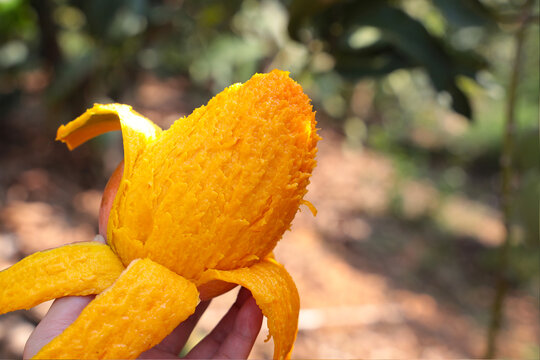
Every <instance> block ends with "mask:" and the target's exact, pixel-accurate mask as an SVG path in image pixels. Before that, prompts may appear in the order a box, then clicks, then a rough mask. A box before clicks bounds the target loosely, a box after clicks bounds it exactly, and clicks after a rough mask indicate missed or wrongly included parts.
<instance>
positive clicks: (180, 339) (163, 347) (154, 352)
mask: <svg viewBox="0 0 540 360" xmlns="http://www.w3.org/2000/svg"><path fill="white" fill-rule="evenodd" d="M208 305H210V301H202V302H201V303H200V304H199V305H198V306H197V310H195V313H193V315H191V316H190V317H189V318H188V319H187V320H186V321H184V322H182V323H181V324H180V325H178V326H177V327H176V329H174V330H173V332H172V333H170V334H169V335H167V337H166V338H165V339H163V341H162V342H161V343H160V344H158V345H156V347H155V348H153V349H150V350H148V351H146V352H144V353H142V354H141V355H140V356H139V358H141V359H155V358H162V357H163V355H164V354H168V355H169V356H171V355H173V356H177V355H178V354H179V353H180V351H182V349H183V347H184V345H185V344H186V342H187V340H188V338H189V336H190V335H191V332H192V331H193V328H194V327H195V325H197V323H198V322H199V319H200V318H201V316H202V314H204V312H205V310H206V308H208Z"/></svg>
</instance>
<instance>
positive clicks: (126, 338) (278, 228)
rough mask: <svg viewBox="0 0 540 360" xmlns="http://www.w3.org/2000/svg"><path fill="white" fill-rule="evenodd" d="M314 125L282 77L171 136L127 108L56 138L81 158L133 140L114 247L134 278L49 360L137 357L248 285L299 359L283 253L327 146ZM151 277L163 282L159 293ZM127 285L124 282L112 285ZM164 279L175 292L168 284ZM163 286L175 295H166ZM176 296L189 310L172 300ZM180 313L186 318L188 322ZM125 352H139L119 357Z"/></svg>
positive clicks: (95, 111)
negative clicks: (112, 140)
mask: <svg viewBox="0 0 540 360" xmlns="http://www.w3.org/2000/svg"><path fill="white" fill-rule="evenodd" d="M315 125H316V123H315V114H314V112H313V111H312V107H311V104H310V100H309V98H308V97H307V96H306V95H305V94H304V93H303V91H302V88H301V87H300V85H298V84H297V83H295V82H294V81H293V80H291V79H290V78H289V76H288V74H287V73H285V72H282V71H278V70H275V71H272V72H270V73H268V74H257V75H255V76H253V77H252V78H251V79H250V80H249V81H247V82H246V83H245V84H236V85H233V86H231V87H229V88H227V89H225V90H224V91H223V92H221V93H220V94H218V95H217V96H216V97H214V98H213V99H212V100H210V102H209V103H208V104H207V105H206V106H202V107H200V108H198V109H196V110H195V111H194V112H193V113H192V114H191V115H189V116H188V117H185V118H181V119H178V120H177V121H176V122H175V123H174V124H173V125H172V126H171V128H170V129H168V130H165V131H163V130H161V129H160V128H159V127H157V126H156V125H155V124H154V123H152V122H151V121H150V120H148V119H146V118H145V117H143V116H142V115H140V114H138V113H136V112H135V111H133V109H132V108H131V107H130V106H127V105H120V104H109V105H99V104H96V105H95V106H94V107H93V108H91V109H89V110H87V111H86V112H85V113H84V114H83V115H81V116H80V117H79V118H77V119H75V120H74V121H72V122H71V123H69V124H67V125H66V126H62V127H61V128H60V129H59V130H58V136H57V139H59V140H61V141H64V142H65V143H66V144H67V145H68V147H69V148H70V149H73V148H75V147H77V146H79V145H81V144H82V143H84V142H85V141H87V140H89V139H90V138H92V137H94V136H97V135H99V134H101V133H104V132H107V131H111V130H117V129H121V131H122V135H123V140H124V168H123V174H122V178H121V180H120V182H119V187H118V192H117V194H116V196H115V198H114V202H113V203H112V206H111V210H110V216H109V218H108V225H107V241H108V244H109V245H110V247H111V249H112V252H114V255H113V256H117V257H118V258H119V259H120V261H121V262H122V263H123V265H124V266H127V267H128V268H127V270H126V271H125V272H124V273H123V275H121V276H120V277H119V278H118V280H117V281H116V282H115V283H114V284H113V285H112V286H111V287H109V288H107V289H106V290H105V291H104V292H103V293H101V294H100V295H99V296H98V297H96V299H95V300H94V301H93V302H92V303H91V304H90V305H89V306H88V308H87V309H85V310H84V311H83V313H82V314H81V316H80V318H79V319H78V320H77V321H76V322H75V323H74V324H73V325H72V326H71V327H69V328H68V329H66V331H65V332H64V333H62V334H61V335H60V336H59V337H58V338H56V339H54V340H53V341H52V342H51V343H50V344H49V345H47V347H46V348H44V349H43V351H42V353H40V354H38V355H39V356H44V357H62V358H66V357H136V356H137V355H138V354H139V353H140V352H142V351H144V350H146V349H147V348H148V347H150V346H153V345H154V344H156V343H157V342H159V341H160V339H162V338H163V336H165V335H166V334H164V333H162V332H160V333H157V332H156V331H154V330H153V329H152V328H153V327H155V326H157V325H156V324H157V323H158V322H160V321H165V318H166V317H167V314H169V316H170V318H171V322H170V324H169V323H168V324H169V325H170V326H173V325H174V324H173V323H177V322H178V321H181V319H183V318H184V316H185V315H186V314H188V315H189V313H190V311H192V307H194V306H195V305H194V303H193V298H197V294H198V290H199V291H200V297H201V298H210V297H212V296H216V295H218V294H220V293H222V292H223V291H226V290H228V289H230V288H231V287H233V286H234V284H240V285H242V286H244V287H246V288H248V289H249V290H251V292H252V294H253V296H254V297H255V300H256V302H257V304H258V305H259V307H260V308H261V310H262V312H263V314H264V315H265V316H266V317H268V325H269V329H270V335H271V336H272V337H273V338H274V345H275V352H274V357H275V358H286V357H288V356H290V353H291V350H292V347H293V343H294V339H295V337H296V332H297V322H298V312H299V297H298V292H297V290H296V287H295V285H294V282H293V280H292V278H291V277H290V275H289V274H288V273H287V271H286V270H285V268H284V267H283V266H282V265H280V264H279V263H277V262H276V261H275V260H274V259H273V255H272V250H273V249H274V247H275V246H276V244H277V242H278V241H279V240H280V239H281V237H282V235H283V233H284V232H285V231H286V230H287V229H288V228H289V227H290V224H291V222H292V220H293V218H294V216H295V214H296V212H297V211H298V208H299V206H300V205H301V204H303V203H306V201H305V200H303V197H304V195H305V194H306V187H307V185H308V183H309V177H310V175H311V172H312V170H313V168H314V166H315V154H316V151H317V148H316V144H317V141H318V140H319V137H318V135H317V133H316V128H315ZM115 182H117V181H116V180H115ZM107 203H109V204H110V201H109V200H107ZM308 205H309V206H310V208H312V206H311V205H310V204H308ZM54 251H57V250H54ZM58 251H59V250H58ZM112 252H111V253H112ZM140 259H145V260H140ZM23 261H24V260H23ZM15 266H17V265H15ZM145 269H147V270H145ZM29 271H30V273H31V272H32V270H29ZM145 271H148V272H149V273H152V274H154V278H155V284H152V282H153V281H152V277H145V276H144V273H145ZM134 274H137V275H136V277H137V278H136V277H135V275H134ZM171 274H173V275H174V276H172V275H171ZM118 276H119V274H118V271H117V272H116V273H115V274H114V275H113V276H112V277H113V278H117V277H118ZM8 277H9V275H8ZM165 278H166V279H169V280H167V281H169V282H166V283H160V281H165V280H164V279H165ZM0 279H1V277H0ZM128 279H129V281H128ZM172 279H175V280H172ZM179 279H182V281H180V280H179ZM40 281H42V282H48V281H49V279H48V278H47V277H46V276H45V277H43V278H40ZM109 282H110V281H109ZM185 282H187V283H188V284H191V285H192V286H191V287H189V286H188V288H190V289H191V290H189V291H185V292H184V293H183V295H182V294H179V293H175V291H176V290H174V289H175V286H176V285H174V284H180V283H182V284H183V283H185ZM49 283H50V284H53V285H51V287H52V288H54V287H55V285H54V281H52V280H51V281H49ZM193 284H194V285H193ZM154 285H155V286H158V287H159V286H165V285H166V286H165V287H164V289H165V290H164V291H163V294H161V295H158V294H157V292H156V291H154V290H153V289H154ZM178 286H180V285H178ZM182 286H183V285H182ZM169 288H170V290H169ZM197 289H198V290H197ZM0 291H2V290H0ZM193 291H194V292H193ZM0 294H1V293H0ZM15 294H17V291H15ZM171 294H176V295H174V296H176V298H177V300H178V301H181V302H180V303H178V304H176V303H174V302H173V301H172V300H170V296H173V295H171ZM193 294H195V295H193ZM161 296H162V297H163V298H162V299H160V297H161ZM115 299H122V300H121V301H122V306H120V307H118V306H113V304H114V301H115ZM151 299H153V300H151ZM160 301H162V302H160ZM0 304H2V301H1V298H0ZM150 304H152V306H153V305H159V310H156V315H155V317H154V318H152V319H154V320H155V322H152V321H154V320H151V321H150V322H145V321H144V315H141V312H143V309H146V308H148V307H152V306H151V305H150ZM178 306H180V307H182V308H184V309H187V310H186V311H185V312H178V309H176V308H175V307H178ZM164 309H165V310H164ZM0 310H2V309H0ZM8 311H9V310H8ZM178 313H180V314H181V316H180V315H178ZM98 314H101V315H98ZM127 319H131V320H129V321H128V320H127ZM150 323H152V324H153V325H152V326H149V325H148V324H150ZM126 327H133V328H134V329H136V330H134V331H131V330H126V331H125V335H122V336H112V335H109V334H112V333H111V332H110V329H125V328H126ZM166 329H169V327H166ZM170 330H172V328H171V329H169V330H168V331H170ZM83 334H92V336H89V337H88V339H89V340H85V341H90V342H91V346H89V347H88V348H86V350H85V349H83V348H82V347H78V346H79V345H73V346H70V345H68V344H82V342H81V341H83V340H82V339H84V336H85V335H83ZM133 334H139V335H138V336H144V337H145V339H146V340H145V341H143V343H144V345H141V346H140V347H134V346H135V345H134V344H133V338H132V337H133V336H135V335H133ZM105 340H106V341H105ZM126 346H127V347H128V348H130V349H134V350H133V351H131V352H129V351H127V350H126V351H125V352H117V350H115V349H120V348H122V349H124V348H125V347H126ZM52 349H54V350H52ZM94 351H97V352H94ZM122 351H124V350H122Z"/></svg>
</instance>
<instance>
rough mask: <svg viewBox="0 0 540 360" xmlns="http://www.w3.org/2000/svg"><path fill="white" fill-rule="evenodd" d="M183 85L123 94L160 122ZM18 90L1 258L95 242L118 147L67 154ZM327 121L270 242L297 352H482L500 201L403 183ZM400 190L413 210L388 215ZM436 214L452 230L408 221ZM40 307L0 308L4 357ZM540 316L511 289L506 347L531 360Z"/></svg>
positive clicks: (169, 116)
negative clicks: (292, 292) (302, 200)
mask: <svg viewBox="0 0 540 360" xmlns="http://www.w3.org/2000/svg"><path fill="white" fill-rule="evenodd" d="M183 90H184V84H183V83H181V82H160V81H158V80H155V79H153V78H149V79H147V80H146V81H145V82H143V83H142V84H141V86H140V87H139V88H138V89H137V90H136V91H134V94H133V95H132V97H133V98H131V99H126V101H130V102H132V103H133V104H134V105H135V108H136V109H137V110H138V111H139V112H141V113H142V114H144V115H146V116H148V117H149V118H151V119H162V121H161V124H163V125H164V126H167V125H168V124H170V123H171V122H172V121H173V120H174V119H175V118H176V117H177V116H178V115H182V114H185V113H186V112H189V111H190V100H189V99H188V98H187V97H186V95H185V94H184V92H183ZM26 101H27V103H28V104H27V106H25V107H24V108H23V109H21V110H19V111H17V112H14V113H13V114H11V115H10V117H9V119H6V121H4V122H3V125H2V126H5V127H8V128H9V129H10V132H11V133H10V135H9V136H8V135H6V134H5V133H4V135H3V136H2V143H0V151H1V153H2V156H1V157H0V269H3V268H6V267H8V266H10V265H11V264H13V263H14V262H16V261H17V260H18V259H20V258H21V257H23V256H26V255H29V254H31V253H33V252H35V251H39V250H43V249H47V248H51V247H55V246H59V245H62V244H66V243H70V242H74V241H88V240H91V239H92V238H93V236H94V234H95V233H96V229H97V214H98V207H99V202H100V197H101V189H102V188H103V186H104V184H105V180H106V178H105V176H103V175H100V174H101V170H99V169H102V168H105V169H106V172H107V171H108V172H109V173H110V172H111V171H112V168H113V167H114V165H115V164H116V162H117V161H118V159H119V158H120V157H121V154H120V152H119V150H118V149H119V148H120V147H119V145H118V144H114V143H115V142H116V143H119V138H118V137H114V136H113V137H110V138H107V139H108V140H106V141H108V142H109V143H107V144H106V145H105V148H106V152H105V156H104V158H103V160H102V161H99V160H95V159H94V158H92V155H91V150H92V149H93V148H94V146H95V145H92V144H90V145H88V146H85V147H83V148H81V149H80V150H77V151H74V152H72V153H70V152H68V151H67V150H66V149H64V148H63V146H62V145H61V144H56V143H54V133H51V132H47V131H42V130H40V127H39V126H38V125H39V123H40V109H41V107H42V104H40V103H39V101H35V99H33V98H29V99H28V100H26ZM171 104H172V105H171ZM321 126H322V127H323V129H322V131H321V135H322V137H323V138H324V140H322V141H321V143H320V149H319V154H318V167H317V169H316V171H315V173H314V174H313V177H312V184H311V185H310V188H309V194H308V196H307V199H308V200H309V201H310V202H311V203H313V204H314V205H315V206H316V208H317V209H318V214H317V216H316V217H314V216H313V215H312V214H311V212H310V211H309V209H308V208H307V207H302V208H301V211H300V212H299V213H298V215H297V217H296V219H295V221H294V224H293V227H292V229H291V231H289V232H287V233H286V234H285V236H284V238H283V239H282V241H281V242H280V243H279V244H278V247H277V249H276V251H275V254H276V257H277V259H278V260H279V261H281V262H283V263H284V264H285V266H286V268H287V269H288V270H289V272H290V273H291V275H292V276H293V278H294V280H295V281H296V284H297V286H298V290H299V292H300V296H301V302H302V305H301V307H302V309H301V313H300V322H299V333H298V337H297V341H296V345H295V350H294V352H293V358H336V359H337V358H339V359H349V358H366V359H383V358H384V359H404V358H429V359H433V358H478V357H481V356H482V354H483V351H484V348H485V335H486V324H487V321H488V315H489V306H490V304H491V297H492V291H491V286H492V284H493V280H494V279H493V275H492V274H489V273H485V272H483V271H482V268H481V267H479V266H478V263H479V262H480V260H479V259H480V258H481V257H482V256H483V255H482V254H483V253H484V252H485V251H491V250H490V249H493V248H494V247H495V246H496V245H497V244H499V243H500V242H501V241H502V237H503V236H504V230H503V227H502V224H501V221H500V218H499V215H498V212H497V211H496V210H495V209H494V208H493V207H492V206H490V205H489V204H486V203H482V202H480V201H478V200H474V199H470V198H467V197H466V196H461V195H452V196H446V195H443V194H440V193H439V192H438V191H437V189H436V188H435V187H434V186H433V184H432V183H431V182H430V181H429V179H420V180H412V181H411V180H407V181H404V180H403V179H400V178H399V177H398V176H397V175H396V171H395V170H394V168H393V165H392V161H391V160H390V159H389V158H388V157H387V156H385V155H384V154H381V153H377V152H375V151H373V150H369V149H363V150H361V149H355V148H349V147H348V146H347V145H346V144H345V141H344V139H343V136H342V135H341V134H340V132H339V131H336V130H333V129H332V127H331V126H326V125H325V124H324V123H323V124H321ZM2 131H3V130H2ZM110 143H112V144H113V145H110ZM396 198H398V199H400V204H401V206H402V210H403V214H405V218H407V217H410V219H412V220H411V221H406V220H404V218H403V217H397V216H395V214H394V213H393V210H392V209H393V204H394V201H395V199H396ZM434 212H436V213H437V216H434V217H433V218H435V219H438V220H437V221H440V223H441V224H444V225H445V226H446V227H447V230H448V231H447V232H444V233H443V232H440V231H438V230H437V229H436V228H435V227H434V226H426V225H424V223H423V222H422V221H413V220H417V219H423V218H424V217H425V216H427V215H430V214H432V213H434ZM233 299H234V292H231V293H229V294H226V295H224V296H222V297H220V298H218V299H215V300H214V301H213V304H212V305H211V307H210V308H209V310H208V311H207V313H206V314H205V316H204V317H203V318H202V319H201V323H200V325H199V327H198V329H197V330H196V331H195V333H194V335H193V338H192V339H191V340H190V343H189V344H190V345H193V344H195V343H196V341H197V340H198V339H200V338H201V337H202V336H204V334H205V333H207V332H208V331H209V329H211V327H212V326H213V325H214V324H215V323H217V321H218V320H219V318H220V316H222V315H223V314H224V313H225V311H226V309H227V308H228V306H230V304H231V303H232V302H233ZM48 306H50V303H45V304H42V305H40V306H38V307H36V308H34V309H31V310H29V311H17V312H13V313H9V314H5V315H2V316H0V358H20V357H21V356H22V350H23V348H24V344H25V342H26V339H27V338H28V336H29V335H30V333H31V332H32V330H33V329H34V327H35V325H36V324H37V323H38V322H39V320H40V319H41V318H42V317H43V316H44V314H45V313H46V311H47V308H48ZM538 318H539V309H538V299H537V298H534V297H532V296H530V295H527V294H525V293H521V292H518V291H512V292H511V293H510V295H509V297H508V299H507V301H506V305H505V311H504V327H503V330H502V333H501V335H500V339H501V341H500V342H499V347H500V356H502V357H508V358H523V359H537V358H538V357H539V340H538V339H539V336H540V326H539V323H538ZM267 333H268V331H267V329H266V325H265V324H263V329H262V331H261V334H260V336H259V338H258V340H257V344H256V347H255V348H254V350H253V353H252V355H251V356H252V358H264V359H266V358H271V356H272V346H273V345H272V341H269V342H266V343H265V342H264V339H265V338H266V337H267Z"/></svg>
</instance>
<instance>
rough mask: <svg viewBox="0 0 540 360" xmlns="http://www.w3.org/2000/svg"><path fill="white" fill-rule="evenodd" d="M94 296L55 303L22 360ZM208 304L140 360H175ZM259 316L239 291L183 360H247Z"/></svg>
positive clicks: (250, 299) (248, 295)
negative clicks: (225, 311)
mask: <svg viewBox="0 0 540 360" xmlns="http://www.w3.org/2000/svg"><path fill="white" fill-rule="evenodd" d="M93 298H94V296H71V297H65V298H61V299H57V300H55V301H54V303H53V304H52V305H51V308H50V309H49V312H48V313H47V315H45V317H44V318H43V320H42V321H41V322H40V323H39V324H38V326H37V327H36V329H35V330H34V332H33V333H32V334H31V335H30V338H29V339H28V342H27V343H26V346H25V348H24V354H23V356H24V358H25V359H27V358H31V357H32V356H34V355H35V354H37V352H38V351H39V350H40V349H41V348H42V347H43V346H45V345H46V344H47V343H48V342H50V341H51V340H52V339H53V338H54V337H56V336H57V335H59V334H60V333H61V332H62V331H63V330H64V329H65V328H67V327H68V326H69V325H70V324H71V323H72V322H73V321H75V319H76V318H77V317H78V316H79V314H80V313H81V311H82V310H83V309H84V307H85V306H86V305H88V304H89V303H90V301H92V299H93ZM209 304H210V301H203V302H201V303H200V304H199V305H198V306H197V309H196V310H195V313H194V314H193V315H191V316H190V317H189V318H188V319H187V320H186V321H184V322H183V323H181V324H180V325H179V326H178V327H177V328H176V329H174V330H173V332H172V333H171V334H169V335H168V336H167V337H166V338H165V339H164V340H163V341H162V342H161V343H160V344H158V345H156V346H155V347H154V348H152V349H150V350H148V351H146V352H144V353H142V354H141V355H140V358H141V359H156V358H158V359H164V358H178V354H179V353H180V351H181V350H182V348H183V347H184V345H185V344H186V342H187V340H188V338H189V336H190V334H191V332H192V331H193V328H194V327H195V325H196V324H197V322H198V321H199V319H200V317H201V316H202V314H203V313H204V311H205V310H206V308H207V307H208V305H209ZM261 324H262V313H261V311H260V309H259V307H258V306H257V304H256V303H255V300H254V299H253V297H252V296H251V293H250V292H249V291H248V290H247V289H245V288H242V289H240V292H239V293H238V297H237V299H236V302H235V303H234V304H233V305H232V307H231V308H230V309H229V311H228V312H227V314H226V315H225V316H224V317H223V319H221V321H220V322H219V323H218V324H217V325H216V327H215V328H214V329H213V330H212V331H211V332H210V333H209V334H208V335H207V336H206V337H205V338H204V339H203V340H201V342H200V343H199V344H197V346H195V347H194V348H193V349H192V350H191V351H190V352H189V353H188V354H187V355H186V357H185V358H186V359H202V358H204V359H212V358H214V359H227V358H234V359H242V358H244V359H245V358H247V357H248V355H249V353H250V351H251V349H252V347H253V343H254V342H255V339H256V338H257V335H258V333H259V331H260V329H261Z"/></svg>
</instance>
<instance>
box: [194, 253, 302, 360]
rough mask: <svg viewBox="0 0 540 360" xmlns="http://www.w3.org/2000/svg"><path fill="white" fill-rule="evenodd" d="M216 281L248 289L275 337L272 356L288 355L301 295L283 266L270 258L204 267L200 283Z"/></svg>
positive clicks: (293, 339) (294, 335) (214, 283)
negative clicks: (235, 266) (237, 266)
mask: <svg viewBox="0 0 540 360" xmlns="http://www.w3.org/2000/svg"><path fill="white" fill-rule="evenodd" d="M216 282H227V283H234V284H239V285H242V286H243V287H245V288H247V289H249V291H251V294H252V295H253V297H254V298H255V301H256V302H257V305H258V306H259V308H260V309H261V311H262V313H263V315H264V316H266V317H267V318H268V329H269V331H270V335H271V336H272V337H273V338H274V359H288V358H290V356H291V352H292V348H293V345H294V341H295V339H296V333H297V331H298V314H299V312H300V298H299V296H298V290H297V289H296V285H295V284H294V281H293V279H292V278H291V276H290V275H289V273H288V272H287V270H285V268H284V267H283V265H281V264H280V263H278V262H277V261H275V260H274V259H272V258H267V259H264V260H263V261H260V262H258V263H256V264H255V265H253V266H251V267H249V268H241V269H236V270H230V271H225V270H207V271H205V272H204V273H203V274H202V276H201V278H200V279H199V281H198V283H199V284H200V285H199V286H204V284H212V283H213V284H212V285H213V286H217V285H218V283H216Z"/></svg>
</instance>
